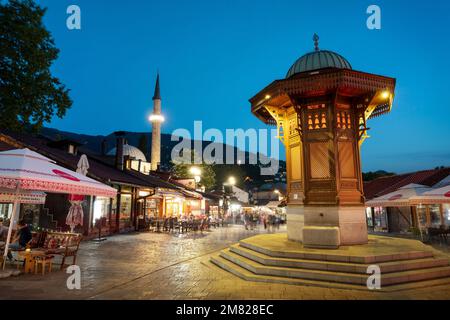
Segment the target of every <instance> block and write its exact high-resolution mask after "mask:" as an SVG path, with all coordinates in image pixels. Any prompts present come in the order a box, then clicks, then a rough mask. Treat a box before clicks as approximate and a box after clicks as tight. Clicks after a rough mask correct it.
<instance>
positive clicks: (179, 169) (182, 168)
mask: <svg viewBox="0 0 450 320" xmlns="http://www.w3.org/2000/svg"><path fill="white" fill-rule="evenodd" d="M183 152H186V153H187V154H189V153H190V157H189V156H188V157H187V158H188V159H186V160H187V161H183V162H172V170H171V171H172V173H173V174H174V175H175V176H177V177H178V178H193V176H192V173H191V172H190V170H191V168H192V167H198V168H199V169H200V170H201V172H202V173H201V180H200V182H199V185H201V186H204V187H205V189H206V190H210V189H211V188H212V187H214V186H215V184H216V174H215V172H214V168H213V165H210V164H206V163H201V164H196V163H199V162H200V161H194V159H198V155H197V154H196V153H195V151H194V150H183Z"/></svg>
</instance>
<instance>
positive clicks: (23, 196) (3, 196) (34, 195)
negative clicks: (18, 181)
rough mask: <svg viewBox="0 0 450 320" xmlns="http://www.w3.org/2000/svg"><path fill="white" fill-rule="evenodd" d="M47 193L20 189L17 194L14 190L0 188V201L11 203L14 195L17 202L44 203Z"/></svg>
mask: <svg viewBox="0 0 450 320" xmlns="http://www.w3.org/2000/svg"><path fill="white" fill-rule="evenodd" d="M46 196H47V194H45V193H44V192H39V191H26V190H22V191H21V192H19V193H18V194H17V195H16V193H15V191H14V190H11V189H6V188H0V202H6V203H13V202H14V200H15V199H16V197H17V198H18V201H19V203H28V204H44V203H45V197H46Z"/></svg>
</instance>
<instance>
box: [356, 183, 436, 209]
mask: <svg viewBox="0 0 450 320" xmlns="http://www.w3.org/2000/svg"><path fill="white" fill-rule="evenodd" d="M429 190H431V188H430V187H427V186H424V185H421V184H415V183H410V184H408V185H406V186H403V187H401V188H399V189H397V190H395V191H393V192H391V193H388V194H385V195H384V196H381V197H377V198H374V199H372V200H370V201H367V202H366V204H365V205H366V207H409V206H411V205H412V204H411V198H412V197H414V196H418V195H420V194H422V193H424V192H426V191H429Z"/></svg>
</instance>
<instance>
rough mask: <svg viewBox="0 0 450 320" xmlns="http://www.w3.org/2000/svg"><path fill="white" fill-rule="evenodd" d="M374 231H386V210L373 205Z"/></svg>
mask: <svg viewBox="0 0 450 320" xmlns="http://www.w3.org/2000/svg"><path fill="white" fill-rule="evenodd" d="M374 211H375V225H374V230H375V231H381V232H388V220H387V211H386V208H383V207H375V208H374Z"/></svg>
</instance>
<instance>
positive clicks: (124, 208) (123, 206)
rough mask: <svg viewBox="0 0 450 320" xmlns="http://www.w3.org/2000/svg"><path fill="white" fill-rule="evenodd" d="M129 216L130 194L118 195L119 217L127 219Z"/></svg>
mask: <svg viewBox="0 0 450 320" xmlns="http://www.w3.org/2000/svg"><path fill="white" fill-rule="evenodd" d="M130 216H131V194H121V195H120V219H121V220H128V219H130Z"/></svg>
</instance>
